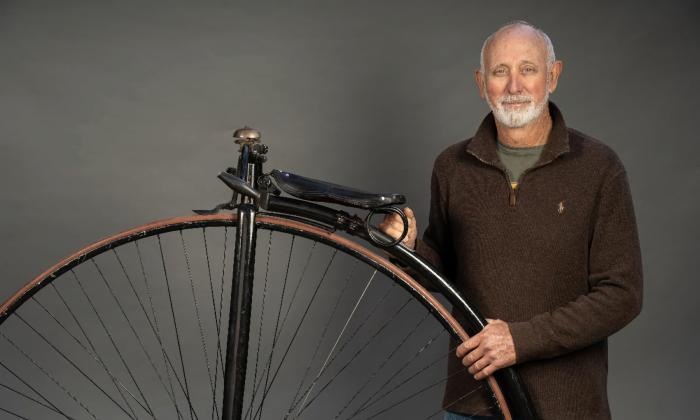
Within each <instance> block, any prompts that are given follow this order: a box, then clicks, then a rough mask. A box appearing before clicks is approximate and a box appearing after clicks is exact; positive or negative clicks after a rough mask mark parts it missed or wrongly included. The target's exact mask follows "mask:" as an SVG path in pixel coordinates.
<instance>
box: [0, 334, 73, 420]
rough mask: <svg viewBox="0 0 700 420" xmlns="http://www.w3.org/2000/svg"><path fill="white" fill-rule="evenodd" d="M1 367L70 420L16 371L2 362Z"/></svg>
mask: <svg viewBox="0 0 700 420" xmlns="http://www.w3.org/2000/svg"><path fill="white" fill-rule="evenodd" d="M0 334H2V333H0ZM0 366H2V367H3V368H5V370H6V371H8V372H10V375H12V376H14V377H15V378H16V379H17V380H18V381H20V382H22V384H24V386H26V387H27V388H29V389H30V390H32V392H34V393H35V394H36V395H38V396H39V397H40V398H41V399H42V400H44V401H45V402H46V403H47V404H48V405H50V406H51V408H52V409H53V410H54V411H55V412H57V413H59V414H60V415H62V416H63V417H65V418H67V419H70V417H68V415H66V413H64V412H63V411H61V410H60V409H59V408H58V407H57V406H56V405H55V404H54V403H52V402H51V401H49V400H48V399H47V398H46V397H45V396H44V395H43V394H42V393H40V392H39V391H37V390H36V388H34V387H33V386H31V385H30V384H29V383H28V382H27V381H25V380H24V379H22V377H21V376H19V375H18V374H16V373H15V371H13V370H12V369H10V368H9V367H7V365H5V364H4V363H3V362H2V361H0Z"/></svg>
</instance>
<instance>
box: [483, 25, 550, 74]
mask: <svg viewBox="0 0 700 420" xmlns="http://www.w3.org/2000/svg"><path fill="white" fill-rule="evenodd" d="M513 37H520V38H531V39H532V40H533V41H534V42H535V43H537V44H539V46H540V47H541V49H542V53H543V54H544V56H545V60H546V63H547V68H548V69H551V67H552V64H554V61H556V57H555V55H554V45H552V40H551V39H550V38H549V36H547V34H546V33H544V31H542V30H541V29H540V28H538V27H536V26H535V25H532V24H531V23H528V22H525V21H524V20H517V21H513V22H509V23H506V24H505V25H503V26H501V27H500V28H498V29H497V30H496V32H494V33H492V34H491V35H489V37H488V38H486V40H485V41H484V44H483V45H482V47H481V57H480V70H481V73H484V70H485V69H486V58H487V57H488V53H489V50H490V48H491V46H492V45H493V44H495V43H499V42H508V41H509V39H511V38H513Z"/></svg>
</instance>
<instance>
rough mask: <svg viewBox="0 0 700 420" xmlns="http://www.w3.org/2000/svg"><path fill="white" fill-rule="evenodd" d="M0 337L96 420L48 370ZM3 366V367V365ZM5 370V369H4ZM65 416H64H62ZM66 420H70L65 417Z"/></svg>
mask: <svg viewBox="0 0 700 420" xmlns="http://www.w3.org/2000/svg"><path fill="white" fill-rule="evenodd" d="M0 337H2V338H4V339H5V340H6V341H7V342H8V343H10V345H12V347H14V348H15V350H17V351H18V352H19V353H20V354H21V355H22V356H24V358H25V359H27V361H29V362H30V363H31V364H33V365H34V366H35V367H36V368H37V369H39V370H40V371H41V373H43V374H44V376H46V377H47V378H49V379H50V380H51V382H53V383H54V384H55V385H56V386H57V387H58V388H59V389H60V390H61V391H63V392H64V393H65V394H66V395H67V396H68V397H70V398H71V399H72V400H73V401H74V402H75V403H76V404H78V405H79V406H80V407H81V408H82V409H83V410H84V411H85V412H86V413H88V414H89V415H90V417H92V418H94V419H95V420H97V417H96V416H95V415H94V414H93V413H92V411H90V409H88V408H87V407H86V406H85V404H84V403H83V402H82V401H80V400H79V399H78V398H77V397H76V396H75V395H73V394H72V393H71V392H70V391H68V389H67V388H66V387H65V386H64V385H63V384H62V383H61V381H59V380H58V379H57V378H56V377H55V376H54V375H52V374H51V373H49V371H48V370H46V369H45V368H44V367H43V366H41V365H40V364H39V363H38V362H37V361H36V360H34V359H33V358H32V357H31V356H29V355H28V354H27V353H26V352H24V351H23V350H22V349H21V348H20V347H19V346H18V345H17V344H16V343H15V342H14V341H13V340H12V339H10V338H9V337H7V336H6V335H5V334H3V333H2V332H0ZM3 366H4V365H3ZM6 369H7V368H6ZM64 415H65V414H64ZM66 418H70V417H68V416H66Z"/></svg>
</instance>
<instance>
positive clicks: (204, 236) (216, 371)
mask: <svg viewBox="0 0 700 420" xmlns="http://www.w3.org/2000/svg"><path fill="white" fill-rule="evenodd" d="M202 241H203V243H204V255H205V257H206V261H207V274H208V276H209V292H210V295H211V306H212V314H213V318H214V327H215V329H216V336H217V343H220V340H219V339H218V337H220V336H221V327H220V325H219V320H218V319H217V317H216V311H217V309H216V298H215V297H214V280H213V278H212V275H211V261H210V259H209V245H208V243H207V231H206V228H202ZM222 289H223V284H222ZM219 357H222V358H223V356H222V355H221V346H220V345H217V350H216V357H215V361H214V389H213V390H212V394H211V399H212V403H211V405H212V409H211V418H212V420H214V418H215V414H216V418H218V417H219V407H218V405H217V404H216V389H217V383H218V374H219V369H218V367H219V365H218V364H219Z"/></svg>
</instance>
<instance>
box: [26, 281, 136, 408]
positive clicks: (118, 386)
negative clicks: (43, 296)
mask: <svg viewBox="0 0 700 420" xmlns="http://www.w3.org/2000/svg"><path fill="white" fill-rule="evenodd" d="M51 288H52V289H53V291H54V292H55V293H56V295H57V296H58V298H59V300H60V301H61V303H62V304H63V307H64V308H65V309H66V310H67V311H68V313H69V314H70V316H71V319H73V321H74V322H75V324H76V325H77V326H78V329H80V332H81V333H82V335H83V337H85V340H86V341H87V343H88V345H89V346H90V348H91V349H92V354H94V356H95V357H97V360H98V361H99V363H100V366H102V368H103V369H104V371H105V372H106V373H107V374H108V375H109V376H110V377H111V378H112V383H113V384H114V387H115V388H116V389H117V392H119V395H120V396H121V397H122V399H123V400H124V403H125V404H126V406H127V407H128V408H129V411H131V414H132V415H133V416H134V417H136V413H135V412H134V409H133V408H132V407H131V404H129V401H128V400H127V399H126V396H125V395H124V393H123V392H122V389H124V390H126V391H127V392H129V391H128V390H127V389H126V387H125V386H124V384H122V383H121V381H119V380H118V379H117V378H116V376H115V375H112V374H111V373H110V372H109V369H108V368H107V364H106V363H105V362H104V360H103V359H102V357H101V356H100V354H99V352H98V351H97V349H96V348H95V345H94V344H93V342H92V340H90V337H88V335H87V332H86V331H85V328H84V327H83V325H82V323H81V322H80V321H79V320H78V318H77V317H76V316H75V313H74V312H73V311H72V310H71V308H70V306H69V305H68V303H67V302H66V300H65V298H64V297H63V295H62V294H61V293H60V292H59V291H58V289H57V288H56V285H55V284H53V283H51ZM32 300H34V301H35V302H36V303H37V304H38V305H39V306H41V308H42V309H44V310H45V311H46V312H47V313H48V314H49V315H50V316H51V318H53V319H54V320H55V321H56V322H58V323H59V325H61V326H62V327H63V325H62V324H61V323H60V322H59V321H58V319H57V318H56V317H55V316H53V314H51V312H49V310H48V309H46V308H45V307H44V305H42V304H41V303H40V302H39V300H38V299H35V298H34V297H32ZM63 328H64V329H65V330H66V332H67V333H68V334H69V335H70V336H73V335H72V334H71V333H70V332H68V330H67V329H66V328H65V327H63ZM74 338H75V340H76V342H79V343H80V340H78V338H77V337H74ZM81 346H83V347H84V345H82V343H81ZM86 351H87V349H86ZM87 352H88V353H90V352H89V351H87ZM129 393H130V392H129ZM132 398H134V397H133V396H132Z"/></svg>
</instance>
